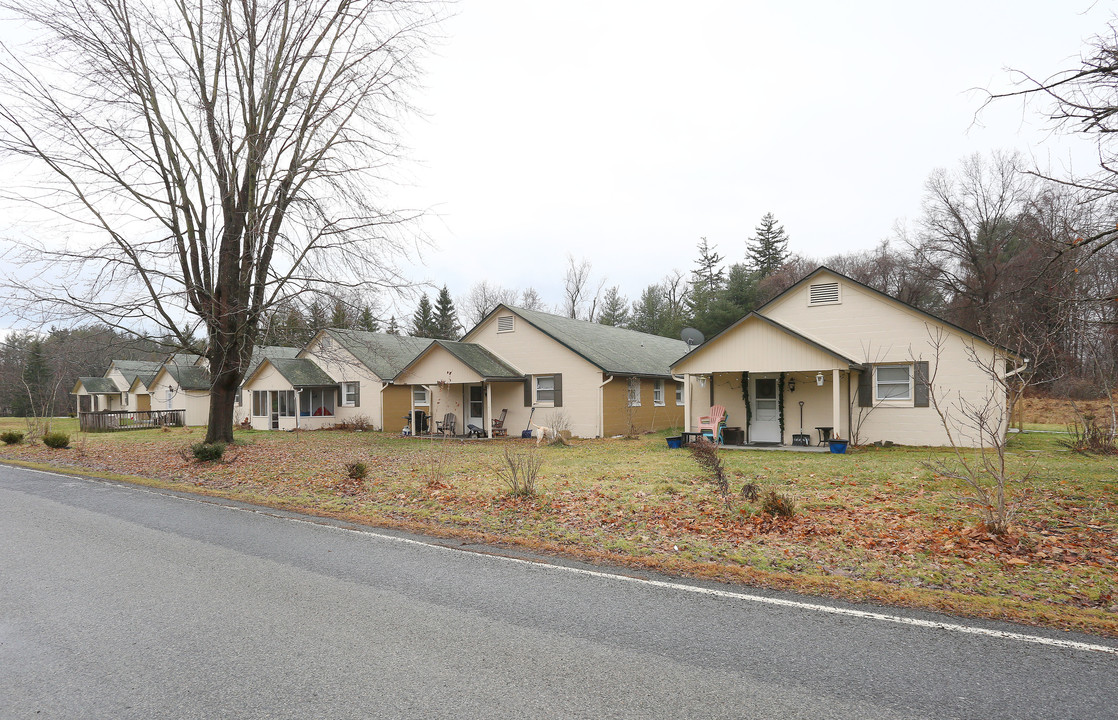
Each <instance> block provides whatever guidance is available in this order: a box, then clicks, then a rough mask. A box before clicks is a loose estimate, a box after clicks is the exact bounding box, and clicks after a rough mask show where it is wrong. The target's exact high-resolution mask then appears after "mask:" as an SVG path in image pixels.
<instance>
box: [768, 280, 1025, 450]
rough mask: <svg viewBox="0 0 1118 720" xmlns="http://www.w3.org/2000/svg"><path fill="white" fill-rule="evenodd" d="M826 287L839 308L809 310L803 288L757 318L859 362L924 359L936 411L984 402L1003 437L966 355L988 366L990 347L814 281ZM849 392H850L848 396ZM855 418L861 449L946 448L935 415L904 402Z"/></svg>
mask: <svg viewBox="0 0 1118 720" xmlns="http://www.w3.org/2000/svg"><path fill="white" fill-rule="evenodd" d="M832 280H838V282H839V283H840V293H841V302H840V303H839V304H836V305H820V306H816V307H811V306H809V305H808V292H809V285H810V284H811V283H810V282H809V283H805V284H804V285H803V286H802V287H800V288H797V290H796V291H795V292H793V293H789V294H788V295H786V296H784V297H780V298H778V299H777V300H776V301H775V302H774V303H773V304H772V305H770V306H768V307H766V308H764V309H763V310H762V312H763V314H765V315H768V316H769V317H771V318H773V319H774V320H777V321H778V322H781V323H784V324H786V325H789V326H790V327H794V328H795V329H796V330H797V331H798V332H801V333H802V334H804V335H805V336H807V337H811V338H813V339H819V340H823V341H825V342H826V344H827V345H828V346H830V347H834V348H835V349H836V350H838V351H840V352H842V353H843V354H846V355H848V356H849V357H850V358H851V359H853V360H855V361H858V362H863V363H873V364H879V363H904V364H908V363H911V362H913V360H927V361H929V363H930V365H931V372H932V375H933V376H935V388H934V390H935V392H936V394H937V396H939V397H940V399H941V404H943V405H948V404H949V405H953V406H954V405H957V403H958V402H959V401H960V400H962V401H964V402H968V403H978V404H983V403H985V402H986V401H987V400H988V399H989V400H993V401H994V403H995V405H998V406H999V407H1000V408H1002V410H1001V412H1000V414H1001V416H1002V417H1001V419H1000V424H1001V426H1002V429H1003V432H1004V428H1005V426H1006V418H1005V417H1004V415H1005V411H1004V407H1005V404H1004V401H1001V399H1000V398H998V397H997V396H998V394H999V393H998V392H997V390H996V388H995V384H994V383H993V381H992V380H990V378H989V377H988V376H987V375H986V374H985V373H984V372H983V371H982V370H981V369H979V368H978V367H976V366H975V364H974V363H972V362H971V361H970V360H969V358H968V356H967V350H968V348H971V347H973V348H975V349H976V350H978V351H979V352H980V353H981V354H982V355H983V356H984V357H986V358H987V359H989V358H991V357H992V356H993V349H992V348H991V347H990V346H989V345H987V344H986V343H984V342H982V341H980V340H976V339H974V338H972V337H971V336H967V335H963V334H961V333H959V332H958V331H956V330H953V329H951V328H949V327H948V326H946V325H942V324H940V323H937V322H936V321H934V320H932V319H931V318H928V317H926V316H924V315H922V314H920V313H918V312H916V311H914V310H911V309H908V308H906V307H904V306H903V305H900V304H898V303H895V302H892V301H890V300H887V299H885V298H882V297H881V296H879V295H877V294H876V293H873V292H871V291H867V290H865V289H864V288H861V287H859V286H857V285H855V284H852V283H850V282H847V281H845V280H842V279H841V278H837V277H836V276H831V275H828V274H823V275H821V276H819V278H818V279H817V280H816V282H828V281H832ZM937 330H939V331H942V332H943V333H944V338H945V342H944V345H943V347H942V348H941V351H940V352H939V357H938V358H937V357H936V350H935V348H934V346H933V342H932V335H933V334H934V333H935V332H936V331H937ZM856 390H857V388H856V387H855V394H856ZM859 410H860V409H859V408H858V407H854V408H853V409H852V412H853V414H854V415H855V416H857V415H858V413H859ZM861 412H862V414H863V415H865V418H864V421H863V422H862V437H861V438H860V440H861V441H863V442H872V441H875V440H892V441H894V442H897V443H903V444H907V445H943V444H946V443H947V435H946V433H945V431H944V429H943V426H942V423H941V422H940V418H939V416H938V415H937V414H936V412H935V409H934V408H931V407H927V408H916V407H912V406H911V402H909V403H898V404H896V405H893V406H890V405H888V404H879V405H878V406H877V407H876V408H874V409H872V411H869V412H868V413H867V410H866V409H865V408H862V409H861ZM953 418H954V419H953V422H955V423H959V422H961V418H960V414H959V413H958V411H957V410H955V411H954V412H953ZM828 424H830V423H828ZM960 441H961V442H962V443H963V444H975V442H976V439H975V438H973V437H966V436H964V437H962V438H961V439H960Z"/></svg>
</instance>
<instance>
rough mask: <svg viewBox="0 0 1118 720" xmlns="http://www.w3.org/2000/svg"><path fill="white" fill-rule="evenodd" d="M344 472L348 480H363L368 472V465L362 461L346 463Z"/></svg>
mask: <svg viewBox="0 0 1118 720" xmlns="http://www.w3.org/2000/svg"><path fill="white" fill-rule="evenodd" d="M345 474H346V476H348V477H349V479H350V480H364V479H365V476H366V475H368V474H369V467H368V466H367V465H366V464H365V463H363V462H351V463H346V464H345Z"/></svg>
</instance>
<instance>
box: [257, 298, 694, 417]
mask: <svg viewBox="0 0 1118 720" xmlns="http://www.w3.org/2000/svg"><path fill="white" fill-rule="evenodd" d="M686 350H687V345H686V344H685V343H683V342H682V341H679V340H672V339H670V338H663V337H658V336H653V335H647V334H645V333H639V332H635V331H632V330H624V329H621V328H615V327H610V326H607V325H599V324H597V323H591V322H586V321H582V320H573V319H570V318H564V317H560V316H557V315H552V314H549V313H543V312H537V311H532V310H524V309H522V308H515V307H511V306H507V305H499V306H498V307H497V308H496V309H494V310H493V311H492V312H491V313H489V314H488V315H487V316H486V317H485V318H484V319H482V321H481V322H480V323H478V325H477V326H476V327H475V328H474V329H472V330H470V331H469V332H468V333H467V334H466V336H465V337H463V338H462V340H460V341H448V340H430V339H426V338H413V337H407V336H399V335H387V334H382V333H368V332H360V331H355V330H333V329H331V330H323V331H321V332H319V333H318V335H316V336H315V338H314V339H313V340H311V342H310V343H308V344H307V346H306V347H305V348H303V350H302V351H300V352H299V354H298V355H297V356H296V357H294V358H290V359H267V360H265V361H264V362H262V363H261V364H260V366H259V367H257V368H256V370H255V371H254V372H252V373H251V374H250V375H248V376H246V379H245V382H244V385H243V390H244V399H245V404H246V413H245V417H247V418H248V419H249V422H250V423H251V425H252V426H253V427H255V428H258V429H261V430H265V429H273V430H289V429H294V428H307V429H313V428H321V427H328V426H330V425H334V424H338V423H341V422H345V421H351V420H355V419H358V418H360V419H363V420H364V421H366V422H368V424H369V425H370V426H371V427H373V428H378V429H386V430H390V431H397V430H403V429H404V428H405V427H407V428H408V430H409V431H410V432H412V433H419V432H422V431H424V430H435V429H436V427H437V423H441V422H443V421H444V420H445V419H446V418H447V415H448V414H452V415H453V416H454V422H455V425H454V431H455V432H456V433H457V434H459V435H461V434H466V432H467V430H468V429H469V428H470V426H473V427H474V428H476V429H477V432H479V433H480V434H483V435H492V431H493V428H494V421H495V420H496V421H497V422H498V424H499V425H503V429H504V430H505V431H506V432H507V431H508V430H510V429H512V430H513V431H515V432H519V431H520V430H521V429H529V428H530V427H531V424H536V425H545V426H548V427H560V428H563V429H568V430H570V431H571V433H572V434H573V435H575V436H579V437H603V436H612V435H621V434H627V433H630V432H637V431H643V430H655V429H662V428H667V427H673V426H674V427H678V426H680V425H681V424H682V423H683V419H684V395H685V393H684V390H683V387H682V385H681V384H680V383H677V382H676V381H675V379H673V377H672V374H671V370H670V367H669V366H670V364H671V363H672V362H673V361H674V360H676V359H677V358H678V357H679V356H680V355H682V354H683V353H684V352H686ZM425 418H426V420H425ZM425 426H426V427H425Z"/></svg>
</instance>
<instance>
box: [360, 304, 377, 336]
mask: <svg viewBox="0 0 1118 720" xmlns="http://www.w3.org/2000/svg"><path fill="white" fill-rule="evenodd" d="M356 328H357V329H358V330H364V331H365V332H377V331H378V330H380V323H379V322H377V319H376V318H375V317H373V308H372V307H370V306H369V304H368V303H366V304H364V305H362V306H361V314H360V315H358V316H357V324H356Z"/></svg>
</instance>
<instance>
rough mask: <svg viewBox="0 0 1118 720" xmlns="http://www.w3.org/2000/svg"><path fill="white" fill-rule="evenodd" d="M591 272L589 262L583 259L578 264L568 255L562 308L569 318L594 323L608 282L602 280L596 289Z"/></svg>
mask: <svg viewBox="0 0 1118 720" xmlns="http://www.w3.org/2000/svg"><path fill="white" fill-rule="evenodd" d="M591 272H592V268H591V265H590V261H589V260H587V259H586V258H583V259H582V262H578V263H576V262H575V258H574V256H573V255H567V273H566V275H564V276H563V306H562V312H563V314H564V315H566V316H567V317H569V318H580V319H583V320H590V321H591V322H593V321H594V318H595V316H596V315H597V313H598V302H599V299H600V298H601V296H602V289H603V288H604V287H605V285H606V281H605V278H602V279H601V280H599V281H598V286H597V288H594V287H593V284H592V282H591V279H590V274H591Z"/></svg>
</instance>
